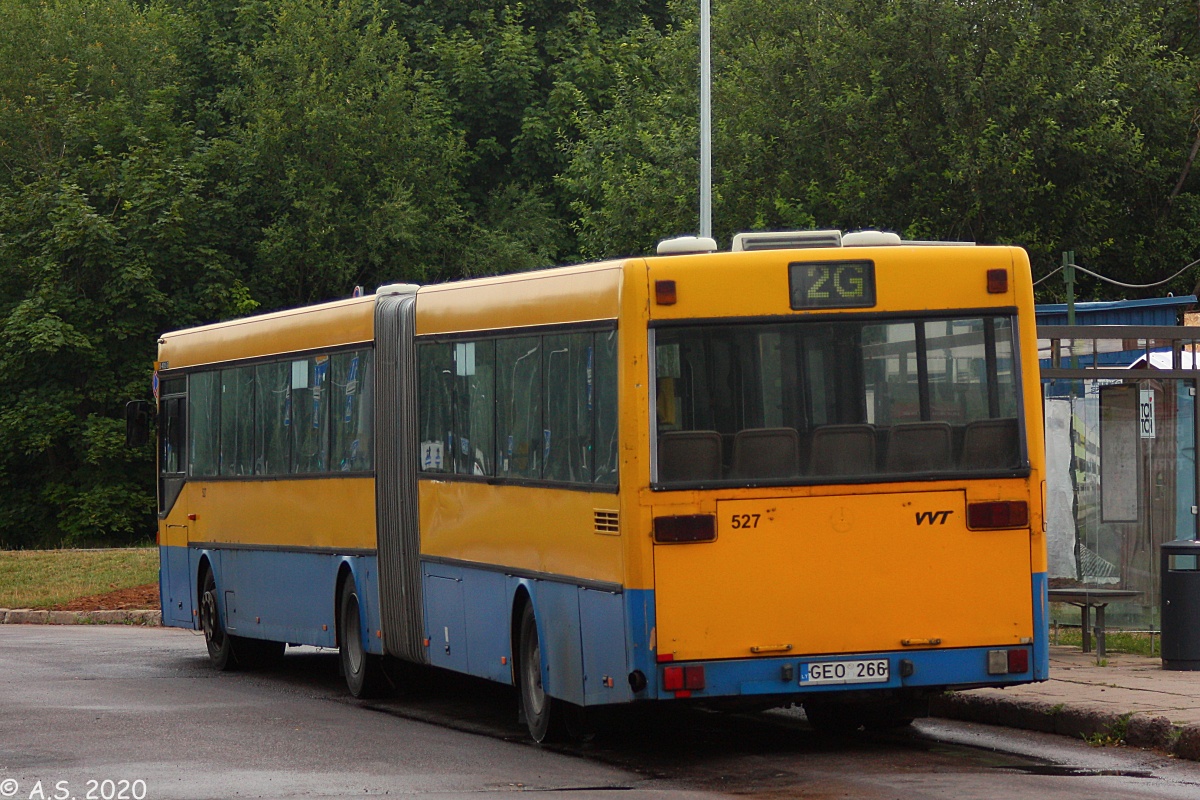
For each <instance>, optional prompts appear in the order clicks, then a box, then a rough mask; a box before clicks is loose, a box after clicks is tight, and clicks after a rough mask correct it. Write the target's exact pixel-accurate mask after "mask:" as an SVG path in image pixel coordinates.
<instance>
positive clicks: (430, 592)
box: [422, 563, 474, 672]
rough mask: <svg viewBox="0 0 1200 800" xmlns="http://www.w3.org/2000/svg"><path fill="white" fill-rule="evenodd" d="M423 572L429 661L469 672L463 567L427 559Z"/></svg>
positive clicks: (447, 667)
mask: <svg viewBox="0 0 1200 800" xmlns="http://www.w3.org/2000/svg"><path fill="white" fill-rule="evenodd" d="M423 573H424V574H423V581H422V582H423V584H424V586H423V592H424V595H425V597H424V601H425V602H424V605H425V638H426V639H427V640H428V641H429V663H430V664H433V665H434V666H435V667H442V668H444V669H452V670H454V671H455V672H466V671H467V653H468V652H469V651H470V649H471V648H470V644H469V642H468V641H467V638H466V637H467V634H466V627H467V621H466V612H465V610H464V602H465V601H464V595H465V593H466V592H465V590H464V587H463V570H462V568H460V567H451V566H446V565H444V564H428V563H427V564H426V565H425V568H424V570H423ZM472 610H474V609H472Z"/></svg>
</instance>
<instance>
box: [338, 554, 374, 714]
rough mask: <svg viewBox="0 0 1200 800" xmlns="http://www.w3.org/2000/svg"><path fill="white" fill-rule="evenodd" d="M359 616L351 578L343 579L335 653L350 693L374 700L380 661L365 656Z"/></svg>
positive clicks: (356, 596)
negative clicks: (339, 660)
mask: <svg viewBox="0 0 1200 800" xmlns="http://www.w3.org/2000/svg"><path fill="white" fill-rule="evenodd" d="M361 614H362V611H361V609H360V607H359V602H358V592H357V591H355V589H354V578H353V577H347V578H346V580H345V582H343V583H342V591H341V599H340V600H339V602H338V619H339V621H340V624H339V626H338V629H339V631H340V633H341V637H340V640H339V641H338V654H339V656H340V658H341V664H342V674H343V675H345V676H346V687H347V688H348V689H350V694H352V695H354V696H355V697H359V698H364V699H365V698H370V697H378V696H379V695H380V694H381V693H382V691H383V687H384V676H383V659H382V658H381V657H380V656H377V655H375V654H373V653H368V652H367V650H366V648H365V647H363V635H362V622H361Z"/></svg>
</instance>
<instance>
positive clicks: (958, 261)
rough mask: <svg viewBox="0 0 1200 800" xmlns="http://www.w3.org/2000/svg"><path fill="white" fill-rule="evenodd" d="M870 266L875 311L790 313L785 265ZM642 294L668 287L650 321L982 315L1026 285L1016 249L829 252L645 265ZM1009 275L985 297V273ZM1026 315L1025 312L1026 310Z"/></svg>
mask: <svg viewBox="0 0 1200 800" xmlns="http://www.w3.org/2000/svg"><path fill="white" fill-rule="evenodd" d="M837 261H872V262H874V265H875V292H876V296H875V303H874V305H872V306H870V307H864V308H829V309H809V310H804V311H797V310H794V309H792V307H791V302H790V301H791V292H790V287H789V282H788V281H789V276H788V265H789V264H792V263H797V262H837ZM647 263H648V264H649V276H648V277H649V288H648V291H649V293H650V295H651V297H653V293H654V284H655V282H656V281H661V280H673V281H675V287H676V293H677V298H678V299H677V301H676V302H675V303H674V304H673V305H659V304H657V303H653V302H652V303H651V306H650V316H651V318H652V319H654V320H674V319H707V318H713V317H769V316H781V315H797V314H804V315H812V314H845V313H849V312H856V311H857V312H864V313H870V312H886V311H923V310H928V309H951V308H961V309H966V308H988V307H997V306H1014V305H1016V304H1017V294H1016V292H1017V288H1018V287H1019V286H1020V285H1021V283H1022V278H1021V273H1022V271H1023V274H1024V276H1025V277H1024V279H1023V280H1024V281H1028V279H1029V278H1028V275H1029V261H1028V259H1027V257H1026V256H1025V253H1024V251H1023V250H1021V249H1019V248H1015V247H966V246H964V247H930V246H896V247H845V248H841V247H833V248H819V249H808V250H761V251H754V252H739V253H705V254H699V255H686V256H672V257H669V258H653V259H647ZM988 269H1007V270H1010V272H1011V273H1014V274H1010V278H1009V281H1008V291H1006V292H1004V293H998V294H989V293H988V291H987V274H986V273H987V270H988ZM1031 310H1032V309H1031Z"/></svg>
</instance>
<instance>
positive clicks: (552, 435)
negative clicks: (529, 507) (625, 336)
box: [542, 333, 595, 483]
mask: <svg viewBox="0 0 1200 800" xmlns="http://www.w3.org/2000/svg"><path fill="white" fill-rule="evenodd" d="M542 344H543V348H542V355H543V358H544V359H545V376H546V380H545V389H546V394H545V405H544V410H545V414H544V419H545V430H544V431H543V437H544V441H543V456H544V458H545V462H546V463H545V467H544V473H543V477H544V478H545V479H546V480H554V481H565V482H567V483H590V482H591V480H592V457H593V452H592V451H593V441H592V437H593V435H594V431H593V420H592V415H593V413H594V410H595V395H594V391H593V390H594V386H595V384H594V379H595V368H594V363H593V358H594V355H595V354H594V352H593V349H592V345H593V343H592V334H590V333H570V334H561V335H556V336H547V337H545V338H544V339H543V340H542Z"/></svg>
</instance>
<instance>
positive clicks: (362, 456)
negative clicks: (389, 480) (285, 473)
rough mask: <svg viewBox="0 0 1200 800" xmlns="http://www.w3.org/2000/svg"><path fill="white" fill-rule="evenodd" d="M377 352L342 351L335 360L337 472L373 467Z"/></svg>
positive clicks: (333, 458)
mask: <svg viewBox="0 0 1200 800" xmlns="http://www.w3.org/2000/svg"><path fill="white" fill-rule="evenodd" d="M373 355H374V352H373V351H371V350H356V351H352V352H349V353H338V354H337V355H335V356H333V357H332V358H331V359H330V360H331V362H332V366H331V368H330V369H331V372H332V377H331V378H330V387H329V391H330V393H331V395H332V397H333V399H332V401H331V404H330V412H329V413H330V419H331V421H330V426H329V435H330V438H331V440H332V441H331V442H330V445H329V447H330V453H329V458H330V465H331V469H333V470H334V471H335V472H357V471H361V470H367V469H370V468H371V464H372V461H371V441H372V440H371V416H372V406H373V401H374V381H373V380H372V378H373V372H372V369H371V368H372V365H373V361H374V359H373Z"/></svg>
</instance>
